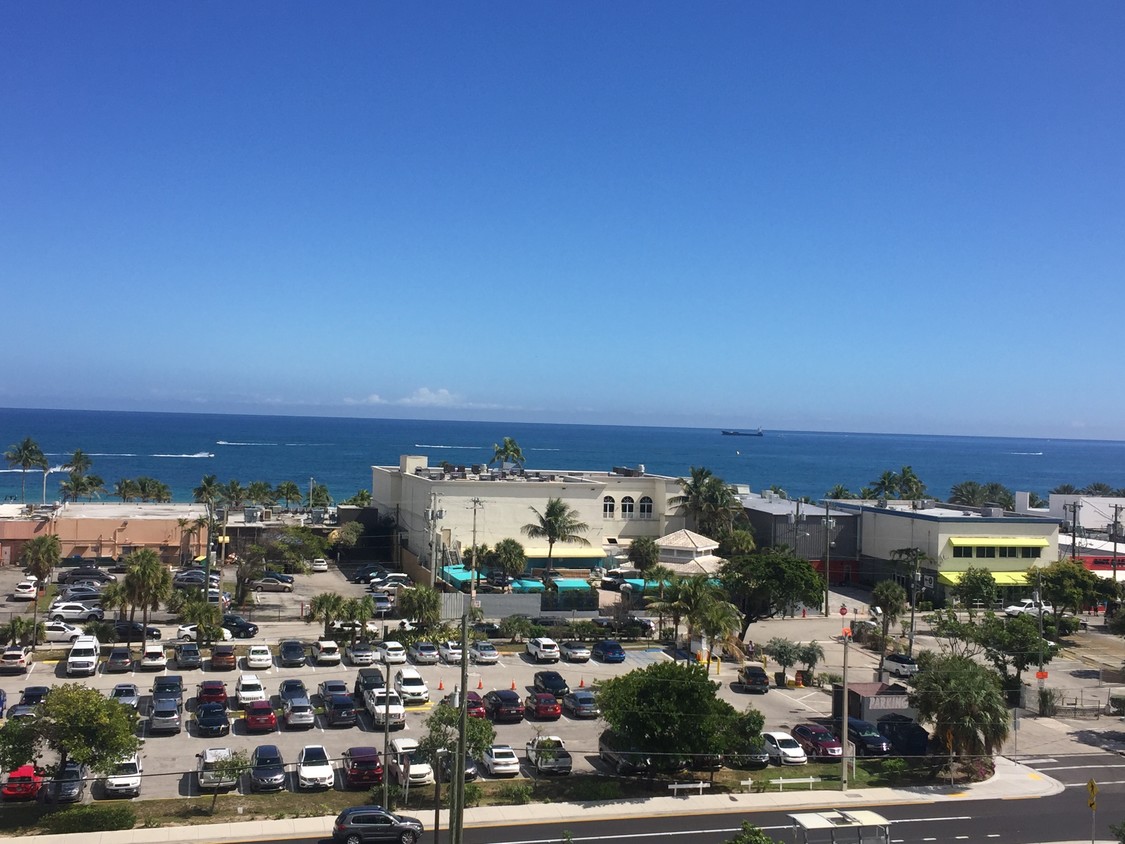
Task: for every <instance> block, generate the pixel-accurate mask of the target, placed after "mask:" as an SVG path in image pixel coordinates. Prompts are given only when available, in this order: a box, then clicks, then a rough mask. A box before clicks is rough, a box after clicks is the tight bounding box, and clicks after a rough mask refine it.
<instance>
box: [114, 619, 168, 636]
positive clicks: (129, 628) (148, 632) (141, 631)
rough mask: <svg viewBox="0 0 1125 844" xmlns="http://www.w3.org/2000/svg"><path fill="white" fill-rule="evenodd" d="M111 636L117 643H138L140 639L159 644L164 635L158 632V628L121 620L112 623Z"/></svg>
mask: <svg viewBox="0 0 1125 844" xmlns="http://www.w3.org/2000/svg"><path fill="white" fill-rule="evenodd" d="M113 635H114V636H116V637H117V641H119V642H140V641H141V640H142V639H151V640H153V641H155V642H159V641H160V640H161V639H163V638H164V634H163V633H162V632H160V628H159V627H156V626H154V625H152V624H150V625H148V626H147V627H146V626H145V625H143V624H141V622H139V621H129V620H128V619H121V618H119V619H117V620H116V621H114V622H113Z"/></svg>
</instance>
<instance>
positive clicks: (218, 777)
mask: <svg viewBox="0 0 1125 844" xmlns="http://www.w3.org/2000/svg"><path fill="white" fill-rule="evenodd" d="M233 755H234V751H232V750H231V749H230V748H229V747H208V748H207V749H206V750H204V751H203V752H202V753H197V754H196V758H197V759H199V763H198V765H197V766H196V769H195V775H196V777H197V778H198V780H199V788H200V789H201V790H202V789H205V788H206V789H219V788H234V787H235V786H236V785H238V779H237V777H233V776H231V775H230V774H229V773H224V772H222V771H220V770H219V763H220V762H222V761H224V760H226V759H230V758H231V756H233Z"/></svg>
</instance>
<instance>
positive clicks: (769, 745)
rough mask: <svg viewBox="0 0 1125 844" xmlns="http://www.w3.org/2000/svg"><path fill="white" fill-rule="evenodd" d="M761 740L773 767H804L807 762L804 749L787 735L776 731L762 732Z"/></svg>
mask: <svg viewBox="0 0 1125 844" xmlns="http://www.w3.org/2000/svg"><path fill="white" fill-rule="evenodd" d="M762 739H763V741H765V743H766V753H768V754H769V755H770V761H771V762H772V763H773V764H775V765H804V764H805V763H806V762H808V761H809V758H808V756H806V755H805V751H804V749H803V748H802V747H801V745H800V744H799V743H798V742H797V740H796V739H795V738H793V736H791V735H789V733H784V732H781V731H776V730H775V731H770V732H763V733H762Z"/></svg>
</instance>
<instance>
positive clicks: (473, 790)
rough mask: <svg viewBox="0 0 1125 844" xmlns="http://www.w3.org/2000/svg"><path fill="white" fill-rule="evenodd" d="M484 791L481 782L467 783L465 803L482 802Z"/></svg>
mask: <svg viewBox="0 0 1125 844" xmlns="http://www.w3.org/2000/svg"><path fill="white" fill-rule="evenodd" d="M483 795H484V791H483V790H482V789H481V787H480V783H479V782H467V783H465V805H466V806H476V805H478V804H479V803H480V801H481V797H482V796H483Z"/></svg>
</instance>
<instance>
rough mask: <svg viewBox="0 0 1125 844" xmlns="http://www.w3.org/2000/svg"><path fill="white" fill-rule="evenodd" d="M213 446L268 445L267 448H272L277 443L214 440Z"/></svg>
mask: <svg viewBox="0 0 1125 844" xmlns="http://www.w3.org/2000/svg"><path fill="white" fill-rule="evenodd" d="M215 445H268V446H274V445H277V443H234V442H229V441H227V440H216V441H215Z"/></svg>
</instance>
